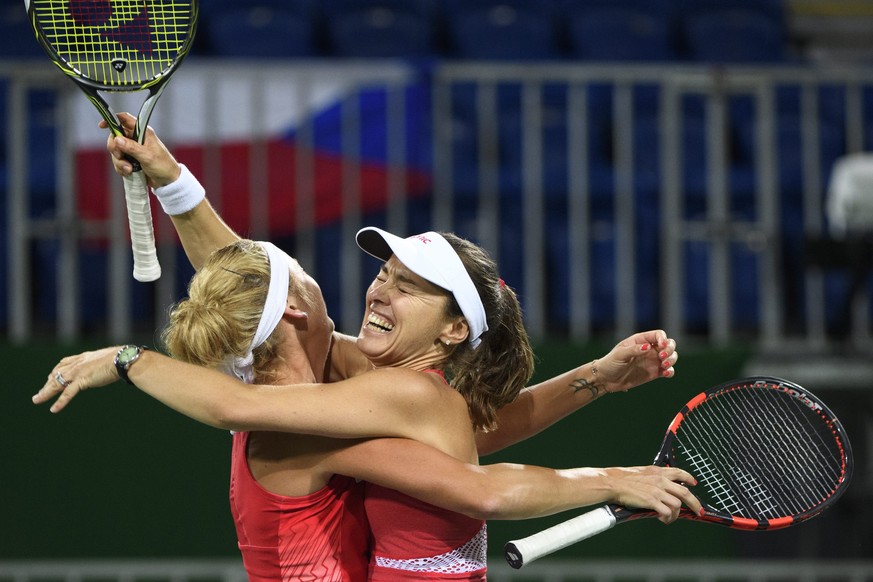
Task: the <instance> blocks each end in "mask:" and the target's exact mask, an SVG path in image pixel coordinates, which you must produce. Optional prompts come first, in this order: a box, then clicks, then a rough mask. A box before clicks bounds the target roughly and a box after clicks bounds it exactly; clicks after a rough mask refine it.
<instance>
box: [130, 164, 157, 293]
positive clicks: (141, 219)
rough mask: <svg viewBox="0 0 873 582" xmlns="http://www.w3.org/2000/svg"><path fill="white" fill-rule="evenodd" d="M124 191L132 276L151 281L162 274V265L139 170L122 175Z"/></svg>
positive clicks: (143, 182)
mask: <svg viewBox="0 0 873 582" xmlns="http://www.w3.org/2000/svg"><path fill="white" fill-rule="evenodd" d="M124 194H125V200H126V201H127V219H128V221H129V223H130V243H131V247H132V249H133V278H134V279H136V280H137V281H142V282H148V281H154V280H156V279H158V278H159V277H160V276H161V265H160V263H158V253H157V251H156V250H155V229H154V225H153V224H152V209H151V208H150V207H149V192H148V186H147V185H146V178H145V175H144V174H143V173H142V172H134V173H133V174H131V175H130V176H124Z"/></svg>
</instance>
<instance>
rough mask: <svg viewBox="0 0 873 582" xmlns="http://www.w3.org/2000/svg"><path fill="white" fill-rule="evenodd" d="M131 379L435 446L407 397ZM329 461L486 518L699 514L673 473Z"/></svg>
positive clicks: (169, 363)
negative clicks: (616, 509)
mask: <svg viewBox="0 0 873 582" xmlns="http://www.w3.org/2000/svg"><path fill="white" fill-rule="evenodd" d="M117 351H118V348H117V347H110V348H104V349H103V350H98V351H94V352H85V353H82V354H78V355H76V356H70V357H67V358H64V359H63V360H61V362H60V363H59V364H58V365H57V366H56V367H55V368H54V369H53V370H52V371H51V373H50V374H49V376H48V378H47V380H46V383H45V385H44V386H43V388H42V389H41V390H40V391H39V392H38V393H37V394H36V395H34V397H33V401H34V403H37V404H40V403H44V402H47V401H49V400H51V399H52V398H54V397H55V396H58V398H57V400H56V401H55V403H54V404H53V405H52V407H51V410H52V412H59V411H60V410H62V409H63V408H64V407H65V406H66V405H67V404H68V403H69V401H70V400H71V399H72V398H74V397H75V396H76V394H78V393H79V392H81V391H82V390H85V389H87V388H93V387H99V386H104V385H106V384H109V383H112V382H114V381H115V380H117V379H118V375H117V372H116V370H115V366H114V363H113V362H114V357H115V354H116V353H117ZM390 373H392V374H393V373H394V371H391V372H390ZM401 373H410V374H411V373H413V372H410V371H401ZM57 374H60V376H58V375H57ZM128 375H129V378H130V379H131V381H132V382H133V383H134V385H136V386H137V387H138V388H140V389H141V390H143V391H144V392H146V393H148V394H150V395H151V396H153V397H155V398H157V399H158V400H160V401H161V402H163V403H164V404H166V405H168V406H170V407H171V408H174V409H176V410H178V411H179V412H182V413H184V414H186V415H188V416H190V417H192V418H194V419H195V420H199V421H201V422H203V423H205V424H209V425H211V426H216V427H220V428H231V429H236V430H251V429H256V430H275V431H284V432H303V433H309V434H322V435H325V436H370V435H387V436H392V435H400V436H406V437H414V438H416V439H420V440H423V441H427V440H429V435H428V433H427V429H426V427H425V425H426V424H427V422H426V420H424V419H419V420H416V418H415V413H413V414H409V411H408V410H407V409H406V408H405V407H404V405H403V403H402V402H403V400H404V399H403V398H399V399H398V397H397V391H396V390H393V389H391V390H389V391H388V393H389V394H390V395H391V396H390V398H386V399H384V402H382V403H381V405H379V404H378V403H374V402H373V401H372V400H371V399H370V396H368V397H366V398H365V399H364V400H361V401H359V403H358V404H359V405H358V404H356V402H355V401H354V398H353V396H352V395H353V394H355V393H359V392H362V388H361V387H360V386H357V385H355V386H352V387H351V388H350V390H349V391H348V392H342V393H341V394H340V395H339V396H338V397H334V395H325V394H324V393H319V392H313V389H315V390H318V389H320V388H321V387H322V386H321V385H312V386H310V387H302V388H299V391H300V392H302V393H304V394H303V396H297V395H296V394H293V395H292V393H291V392H292V391H295V392H296V391H297V390H298V388H293V387H292V388H288V387H286V388H282V387H269V386H260V387H259V386H248V385H245V384H243V383H241V382H239V381H237V380H235V379H233V378H231V377H229V376H227V375H225V374H222V373H221V372H216V371H214V370H208V369H204V368H201V367H198V366H194V365H191V364H186V363H184V362H179V361H177V360H173V359H172V358H169V357H167V356H163V355H161V354H159V353H157V352H152V351H146V352H143V354H142V355H141V356H140V359H139V360H137V362H136V363H135V364H134V365H133V366H131V368H130V369H129V371H128ZM58 378H61V379H63V380H64V382H66V384H65V385H64V384H61V382H60V380H59V379H58ZM352 382H353V381H352ZM388 385H389V386H396V385H397V383H396V382H389V383H388ZM404 392H405V391H404ZM292 396H297V397H292ZM377 400H378V398H377ZM397 400H400V401H401V405H400V408H399V409H398V410H399V411H398V410H394V409H392V408H391V406H392V405H393V404H392V401H397ZM409 402H410V403H412V408H414V409H416V410H418V411H419V413H420V414H423V415H432V414H433V411H434V407H433V406H422V405H421V402H420V401H417V400H416V398H415V396H414V395H413V396H412V398H411V399H410V400H409ZM289 404H290V405H289ZM356 406H358V408H357V409H356V408H355V407H356ZM406 417H409V418H406ZM410 418H411V419H412V420H411V421H410ZM228 419H231V420H228ZM327 462H328V463H329V465H328V469H329V470H331V471H332V472H336V473H341V474H346V475H350V476H353V477H357V478H361V479H365V480H368V481H370V482H373V483H377V484H380V485H383V486H385V487H390V488H393V489H397V490H400V491H403V492H404V493H407V494H408V495H411V496H413V497H416V498H419V499H422V500H424V501H426V502H429V503H432V504H434V505H438V506H441V507H445V508H447V509H451V510H454V511H459V512H462V513H465V514H468V515H471V516H475V517H480V518H489V519H519V518H525V517H536V516H541V515H549V514H552V513H557V512H560V511H564V510H566V509H571V508H574V507H581V506H584V505H590V504H594V503H602V502H610V501H611V502H616V503H621V504H623V505H629V506H632V507H645V508H650V509H653V510H655V511H657V512H658V513H659V515H660V516H661V519H662V521H665V522H669V521H672V520H673V519H675V518H676V516H677V515H678V511H679V508H680V506H681V505H682V504H683V503H685V504H686V505H688V506H689V507H690V508H691V509H692V510H694V511H697V510H698V509H699V504H697V501H696V500H695V499H694V497H693V496H692V495H691V494H690V492H688V490H687V489H686V488H685V487H684V486H682V485H680V484H679V483H678V482H686V483H694V478H693V477H692V476H691V475H689V474H688V473H686V472H685V471H682V470H679V469H673V468H661V467H654V466H649V467H632V468H612V469H586V468H580V469H567V470H553V469H546V468H541V467H527V466H522V465H513V464H507V463H503V464H499V465H491V466H486V467H479V466H477V465H475V464H470V463H463V462H461V461H459V460H457V459H454V458H453V457H451V456H449V455H447V454H445V453H442V452H440V451H438V450H437V449H435V448H432V447H429V446H426V445H424V444H422V443H420V442H415V441H412V440H407V439H375V440H372V441H364V442H360V443H357V444H354V445H351V446H350V447H348V448H346V449H345V450H340V451H338V452H336V453H333V454H332V455H331V456H330V458H329V459H328V461H327Z"/></svg>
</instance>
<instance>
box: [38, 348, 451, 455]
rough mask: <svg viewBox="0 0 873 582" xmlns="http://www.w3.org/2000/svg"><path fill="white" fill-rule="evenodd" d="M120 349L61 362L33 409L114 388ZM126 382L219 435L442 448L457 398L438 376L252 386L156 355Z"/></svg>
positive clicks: (393, 373) (384, 374)
mask: <svg viewBox="0 0 873 582" xmlns="http://www.w3.org/2000/svg"><path fill="white" fill-rule="evenodd" d="M118 350H119V348H118V347H117V346H116V347H109V348H104V349H102V350H96V351H92V352H84V353H81V354H77V355H74V356H68V357H66V358H64V359H62V360H61V361H60V362H59V363H58V365H57V366H55V367H54V369H53V370H52V371H51V372H50V373H49V375H48V377H47V379H46V382H45V384H44V385H43V387H42V389H40V391H39V392H38V393H37V394H36V395H34V397H33V401H34V403H37V404H40V403H44V402H48V401H49V400H51V399H52V398H55V397H57V400H56V401H55V402H54V404H53V405H52V407H51V411H52V412H59V411H61V410H62V409H63V408H64V407H65V406H67V404H69V402H70V400H72V399H73V398H74V397H75V396H76V395H77V394H78V393H79V392H81V391H83V390H87V389H89V388H96V387H100V386H106V385H107V384H110V383H112V382H115V381H116V380H118V372H117V370H116V369H115V364H114V361H115V355H116V354H117V353H118ZM57 374H61V377H62V378H64V379H65V381H66V383H65V384H61V383H60V382H59V381H58V380H57ZM128 377H129V379H130V381H131V382H132V383H133V384H134V385H135V386H136V387H137V388H139V389H140V390H142V391H143V392H145V393H146V394H149V395H150V396H152V397H153V398H155V399H157V400H159V401H161V402H162V403H164V404H166V405H167V406H169V407H170V408H173V409H174V410H176V411H178V412H181V413H182V414H185V415H186V416H189V417H191V418H193V419H195V420H198V421H200V422H202V423H204V424H208V425H210V426H213V427H216V428H223V429H229V430H236V431H250V430H264V431H277V432H293V433H302V434H312V435H319V436H326V437H334V438H358V437H376V436H399V437H406V438H415V439H418V440H422V441H425V442H428V443H435V442H441V441H442V437H443V436H444V431H443V430H442V426H444V424H443V423H442V422H441V421H443V420H446V421H448V420H451V419H452V418H453V417H452V416H451V415H452V408H454V407H450V406H445V404H446V400H445V399H446V398H451V397H452V395H453V394H454V395H455V397H457V398H460V396H458V395H457V393H454V392H451V391H446V390H444V389H441V387H442V386H443V385H442V384H440V382H441V381H440V380H437V379H436V378H435V377H434V375H432V374H424V373H421V372H416V371H414V370H409V369H404V368H384V369H379V370H375V371H373V372H370V373H369V374H364V375H360V376H356V377H354V378H351V379H348V380H344V381H342V382H337V383H334V384H297V385H293V386H269V385H247V384H244V383H242V382H241V381H239V380H237V379H236V378H232V377H230V376H229V375H226V374H223V373H221V372H219V371H216V370H211V369H207V368H202V367H200V366H196V365H193V364H188V363H185V362H180V361H178V360H174V359H173V358H170V357H168V356H165V355H163V354H160V353H158V352H155V351H151V350H146V351H143V352H142V354H141V355H140V357H139V359H138V360H137V361H136V363H135V364H134V365H132V366H131V367H130V369H129V371H128ZM397 386H403V387H404V389H403V390H400V391H398V390H397ZM441 415H446V416H441Z"/></svg>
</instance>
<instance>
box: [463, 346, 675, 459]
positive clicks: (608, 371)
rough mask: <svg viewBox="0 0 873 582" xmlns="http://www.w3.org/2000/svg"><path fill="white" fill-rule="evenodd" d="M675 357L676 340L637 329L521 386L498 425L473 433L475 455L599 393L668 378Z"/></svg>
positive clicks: (520, 436)
mask: <svg viewBox="0 0 873 582" xmlns="http://www.w3.org/2000/svg"><path fill="white" fill-rule="evenodd" d="M678 358H679V353H678V352H677V351H676V342H675V341H674V340H672V339H670V338H668V337H667V334H666V333H664V332H663V331H662V330H653V331H646V332H641V333H636V334H634V335H632V336H630V337H629V338H627V339H624V340H622V341H620V342H619V343H618V344H616V346H615V347H614V348H612V350H611V351H610V352H609V353H608V354H606V355H605V356H603V357H601V358H598V359H596V360H594V361H593V362H589V363H587V364H583V365H582V366H579V367H578V368H575V369H573V370H570V371H568V372H565V373H563V374H561V375H559V376H555V377H554V378H551V379H549V380H546V381H545V382H541V383H539V384H536V385H534V386H529V387H527V388H525V389H524V390H522V391H521V393H520V394H519V396H518V398H516V400H515V402H513V403H511V404H508V405H506V406H504V407H503V408H502V409H500V411H499V412H498V417H497V429H496V430H494V431H491V432H488V433H479V434H478V435H477V438H476V443H477V445H478V448H479V454H480V455H487V454H490V453H494V452H496V451H499V450H501V449H504V448H506V447H508V446H510V445H512V444H515V443H517V442H520V441H523V440H524V439H526V438H529V437H531V436H533V435H535V434H537V433H539V432H540V431H542V430H544V429H546V428H548V427H549V426H551V425H553V424H554V423H556V422H557V421H559V420H561V419H562V418H564V417H566V416H568V415H569V414H571V413H573V412H575V411H577V410H579V409H580V408H582V407H583V406H585V405H587V404H589V403H591V402H593V401H594V400H596V399H597V398H599V397H601V396H603V395H604V394H609V393H612V392H625V391H627V390H630V389H631V388H634V387H635V386H639V385H640V384H644V383H646V382H649V381H651V380H654V379H656V378H672V377H673V375H674V374H675V370H674V369H673V366H674V365H675V364H676V361H677V360H678Z"/></svg>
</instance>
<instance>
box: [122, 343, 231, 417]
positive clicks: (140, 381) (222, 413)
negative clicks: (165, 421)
mask: <svg viewBox="0 0 873 582" xmlns="http://www.w3.org/2000/svg"><path fill="white" fill-rule="evenodd" d="M128 377H129V378H130V381H131V382H132V383H133V385H134V386H135V387H136V388H137V389H139V390H141V391H142V392H144V393H146V394H148V395H149V396H151V397H152V398H154V399H156V400H158V401H159V402H161V403H163V404H165V405H166V406H168V407H169V408H172V409H173V410H175V411H177V412H180V413H182V414H184V415H185V416H188V417H190V418H192V419H194V420H197V421H199V422H202V423H204V424H207V425H209V426H213V427H216V428H222V429H228V430H244V429H245V428H246V427H244V426H242V425H241V422H242V420H241V418H238V417H237V416H234V415H240V416H242V415H243V413H244V411H245V410H246V405H245V402H244V401H245V399H246V398H245V396H246V394H245V393H246V387H245V386H244V385H242V383H241V382H238V381H237V380H235V379H233V378H230V377H229V376H227V375H226V374H223V373H221V372H218V371H215V370H210V369H207V368H203V367H200V366H195V365H193V364H188V363H185V362H180V361H178V360H175V359H173V358H170V357H168V356H165V355H163V354H160V353H158V352H155V351H151V350H146V351H144V352H143V353H142V355H141V356H140V360H138V361H137V362H136V363H135V364H134V365H132V366H131V367H130V370H129V371H128Z"/></svg>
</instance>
